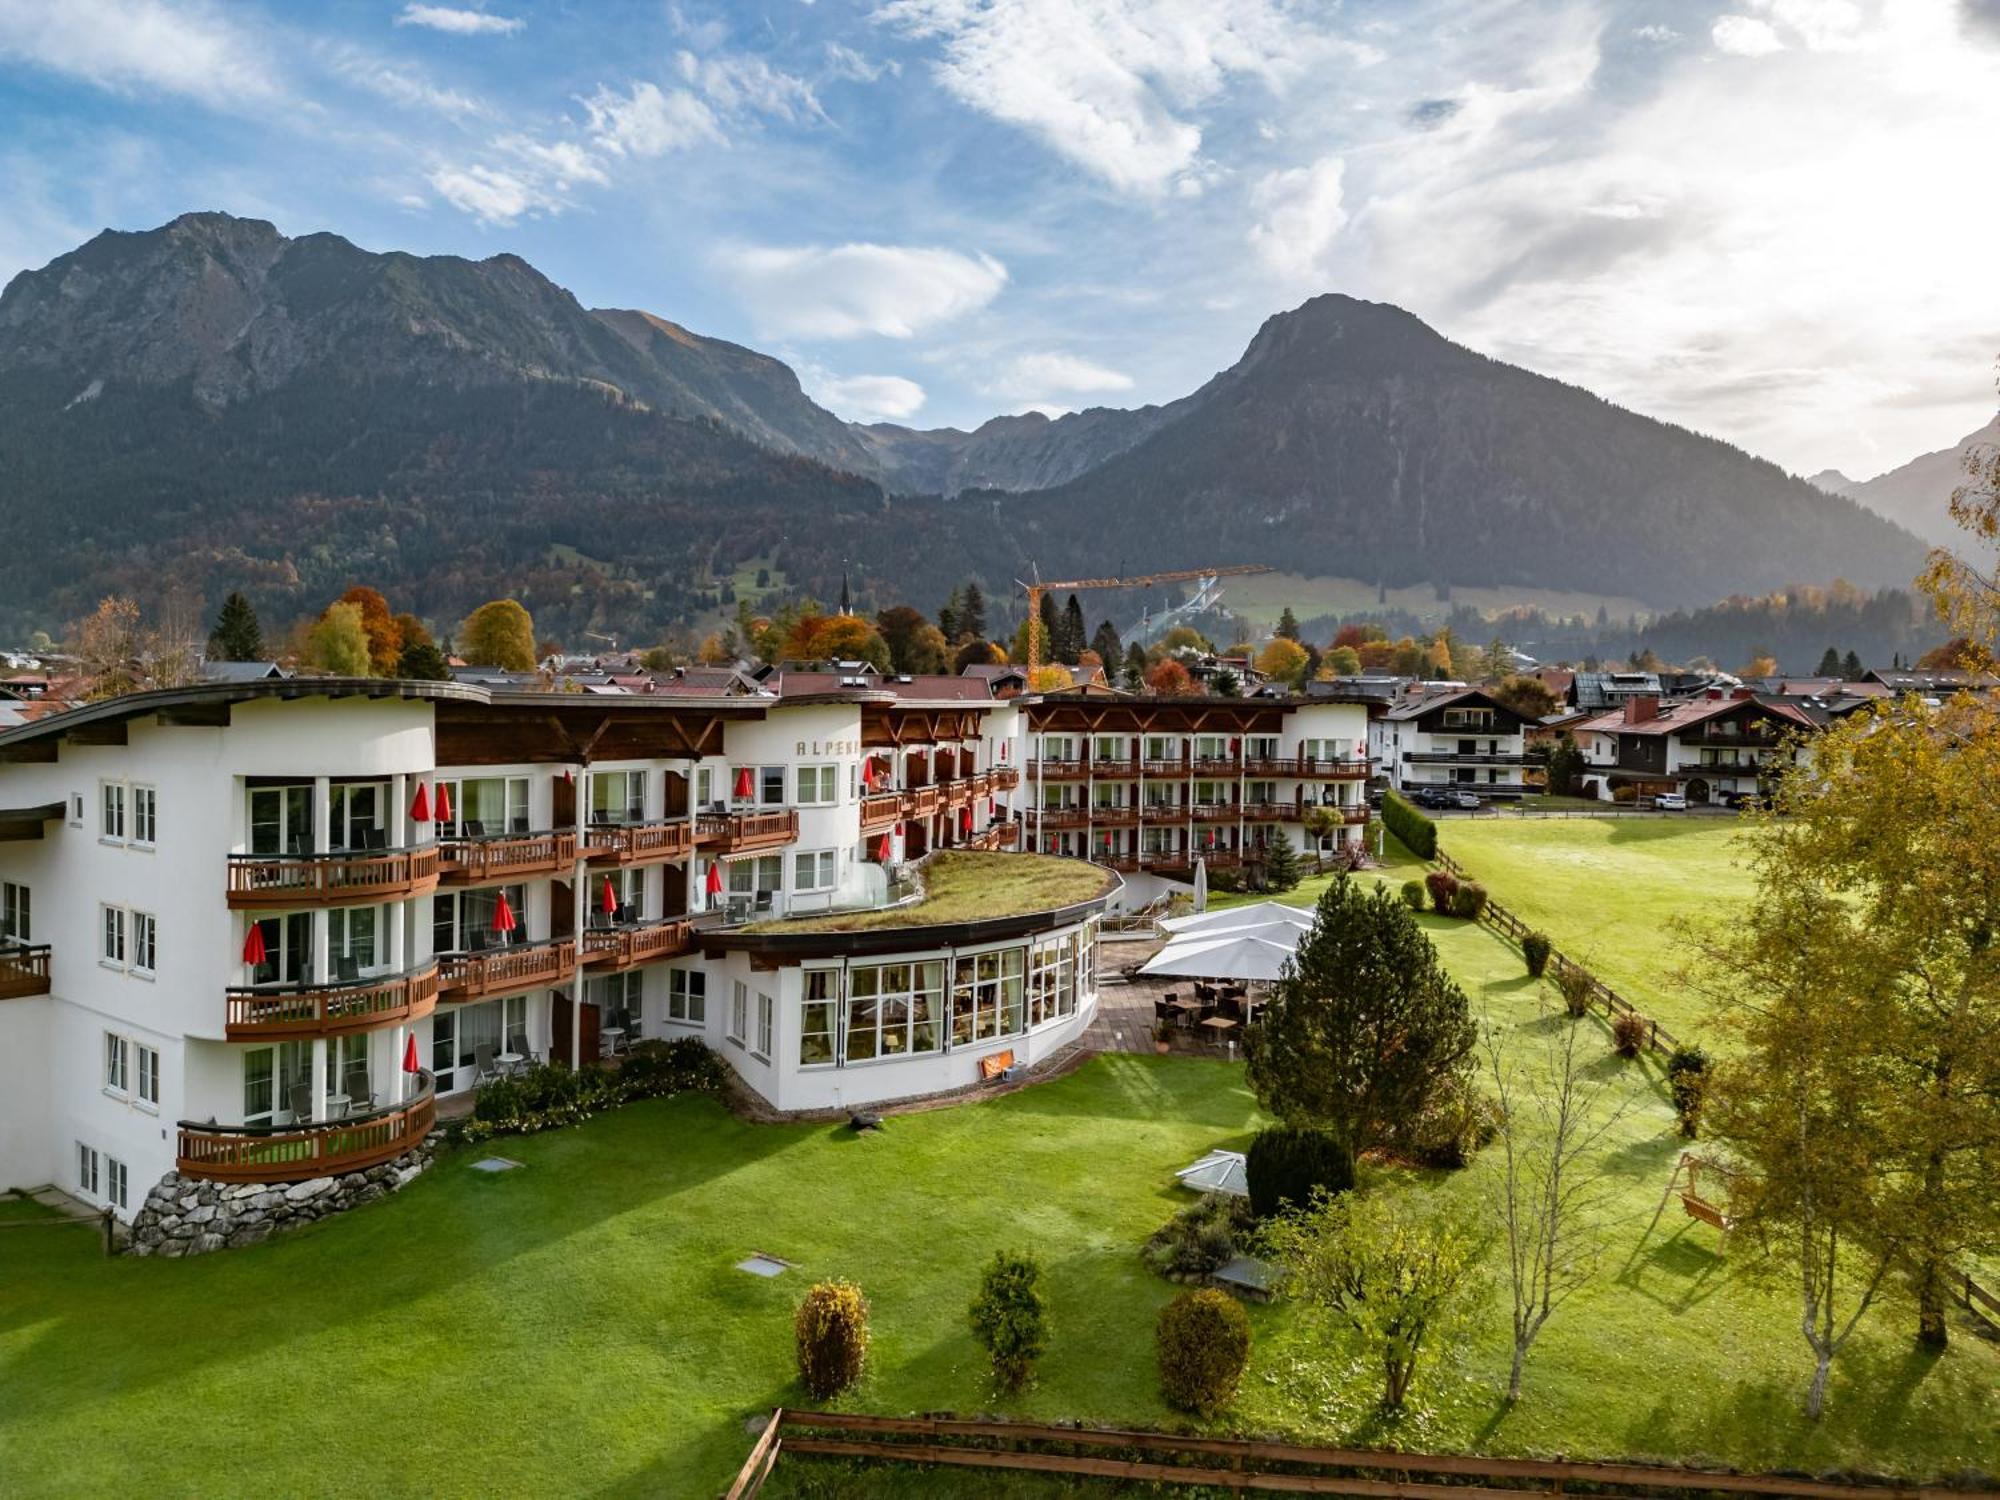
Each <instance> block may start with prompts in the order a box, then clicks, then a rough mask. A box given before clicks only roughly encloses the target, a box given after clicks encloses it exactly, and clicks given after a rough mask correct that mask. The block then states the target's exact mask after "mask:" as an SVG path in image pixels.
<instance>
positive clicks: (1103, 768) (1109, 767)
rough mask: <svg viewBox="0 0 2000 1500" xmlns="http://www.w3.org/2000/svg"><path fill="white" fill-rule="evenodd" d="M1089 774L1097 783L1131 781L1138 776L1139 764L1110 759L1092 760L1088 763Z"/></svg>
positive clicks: (1132, 761) (1134, 761)
mask: <svg viewBox="0 0 2000 1500" xmlns="http://www.w3.org/2000/svg"><path fill="white" fill-rule="evenodd" d="M1090 774H1091V775H1092V776H1095V777H1096V778H1097V779H1098V780H1099V781H1131V780H1132V779H1133V778H1134V777H1136V776H1137V775H1138V774H1139V762H1137V761H1136V760H1118V759H1114V758H1110V757H1107V758H1105V759H1104V760H1093V761H1092V762H1091V763H1090Z"/></svg>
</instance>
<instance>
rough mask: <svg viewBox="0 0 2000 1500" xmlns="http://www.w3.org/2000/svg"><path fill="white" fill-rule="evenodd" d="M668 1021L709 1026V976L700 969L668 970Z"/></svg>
mask: <svg viewBox="0 0 2000 1500" xmlns="http://www.w3.org/2000/svg"><path fill="white" fill-rule="evenodd" d="M667 1019H668V1020H669V1021H679V1022H681V1023H682V1024H683V1025H687V1026H702V1025H706V1024H707V1022H708V975H707V974H705V973H703V972H702V971H701V970H700V969H669V970H667Z"/></svg>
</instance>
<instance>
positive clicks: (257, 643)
mask: <svg viewBox="0 0 2000 1500" xmlns="http://www.w3.org/2000/svg"><path fill="white" fill-rule="evenodd" d="M208 654H209V655H210V656H211V657H213V658H214V659H215V660H216V661H262V660H263V659H264V631H263V627H262V626H260V625H259V624H258V623H257V611H256V610H254V609H252V608H251V607H250V601H249V600H248V599H246V598H244V597H243V595H242V593H241V592H240V591H238V590H233V589H232V590H231V591H230V594H229V597H228V598H227V599H224V600H223V601H222V609H221V611H220V612H219V613H218V614H217V615H216V617H215V630H214V632H213V633H212V634H211V635H210V636H209V638H208Z"/></svg>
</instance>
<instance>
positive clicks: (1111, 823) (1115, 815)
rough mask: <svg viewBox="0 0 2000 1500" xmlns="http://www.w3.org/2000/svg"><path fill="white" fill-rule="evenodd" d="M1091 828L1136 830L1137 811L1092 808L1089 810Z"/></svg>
mask: <svg viewBox="0 0 2000 1500" xmlns="http://www.w3.org/2000/svg"><path fill="white" fill-rule="evenodd" d="M1090 822H1091V826H1093V827H1095V828H1137V827H1138V826H1139V809H1138V808H1136V807H1093V808H1092V809H1091V810H1090Z"/></svg>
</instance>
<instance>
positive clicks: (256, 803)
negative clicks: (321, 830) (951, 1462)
mask: <svg viewBox="0 0 2000 1500" xmlns="http://www.w3.org/2000/svg"><path fill="white" fill-rule="evenodd" d="M312 794H313V789H312V788H311V787H309V786H253V787H252V788H250V852H251V853H252V854H265V855H279V854H310V853H312V836H313V834H312Z"/></svg>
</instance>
